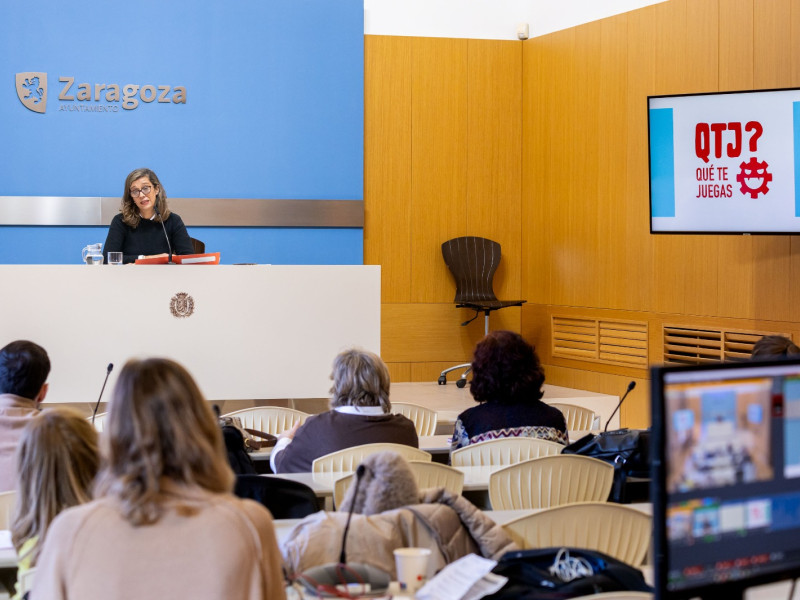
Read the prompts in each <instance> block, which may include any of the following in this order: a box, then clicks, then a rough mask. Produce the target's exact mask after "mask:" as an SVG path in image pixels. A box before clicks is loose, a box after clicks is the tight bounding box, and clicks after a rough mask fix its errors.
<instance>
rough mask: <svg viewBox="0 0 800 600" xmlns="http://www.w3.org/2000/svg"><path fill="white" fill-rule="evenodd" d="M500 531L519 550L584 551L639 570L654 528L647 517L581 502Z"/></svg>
mask: <svg viewBox="0 0 800 600" xmlns="http://www.w3.org/2000/svg"><path fill="white" fill-rule="evenodd" d="M503 529H505V530H506V532H507V533H508V534H509V535H510V536H511V538H512V539H514V541H515V542H517V544H519V545H520V547H522V548H549V547H552V546H567V547H570V548H586V549H589V550H598V551H600V552H604V553H605V554H608V555H609V556H613V557H614V558H616V559H618V560H621V561H622V562H624V563H627V564H629V565H633V566H635V567H638V566H639V565H641V564H642V563H643V562H644V559H645V557H646V556H647V551H648V549H649V548H650V540H651V539H652V529H653V527H652V518H651V517H650V516H648V515H646V514H644V513H643V512H641V511H639V510H637V509H635V508H631V507H630V506H625V505H624V504H616V503H614V502H580V503H577V504H566V505H564V506H557V507H555V508H549V509H547V510H543V511H539V512H536V513H533V514H530V515H526V516H524V517H520V518H519V519H514V520H513V521H509V522H508V523H506V524H505V525H503ZM615 597H616V596H615ZM592 598H596V596H592Z"/></svg>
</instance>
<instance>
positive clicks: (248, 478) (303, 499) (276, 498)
mask: <svg viewBox="0 0 800 600" xmlns="http://www.w3.org/2000/svg"><path fill="white" fill-rule="evenodd" d="M233 493H234V494H236V495H237V496H239V498H250V499H251V500H255V501H256V502H259V503H261V504H263V505H264V506H266V507H267V508H268V509H269V512H271V513H272V517H273V518H275V519H302V518H303V517H306V516H308V515H310V514H313V513H315V512H317V511H318V510H319V509H320V507H319V502H318V500H317V496H316V494H314V490H312V489H311V488H310V487H308V486H307V485H305V484H304V483H300V482H299V481H292V480H290V479H282V478H280V477H268V476H264V475H237V476H236V487H235V488H234V490H233Z"/></svg>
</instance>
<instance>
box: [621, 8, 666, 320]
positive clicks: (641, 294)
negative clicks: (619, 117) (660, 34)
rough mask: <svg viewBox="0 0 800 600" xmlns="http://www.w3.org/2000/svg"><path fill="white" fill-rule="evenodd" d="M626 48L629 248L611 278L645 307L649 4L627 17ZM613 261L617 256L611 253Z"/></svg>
mask: <svg viewBox="0 0 800 600" xmlns="http://www.w3.org/2000/svg"><path fill="white" fill-rule="evenodd" d="M626 17H627V23H628V31H627V48H628V56H627V61H626V67H627V78H626V81H627V84H628V85H627V113H626V114H627V121H628V131H627V140H626V141H627V143H626V153H625V155H624V162H623V163H622V164H624V165H625V167H624V168H625V171H624V173H623V172H621V166H618V168H617V169H615V173H616V174H617V175H618V176H619V177H625V182H626V185H625V188H626V192H625V211H624V214H623V215H622V216H621V217H620V221H621V223H622V224H623V226H624V227H623V230H622V235H621V239H622V243H624V245H625V247H626V249H627V251H628V253H629V254H628V259H627V260H626V261H625V266H626V269H625V272H624V274H623V275H622V277H621V279H618V280H615V281H613V282H611V285H612V286H617V287H619V288H621V289H623V290H625V301H626V302H625V303H624V304H622V305H621V306H622V307H623V308H629V309H631V310H647V309H649V308H650V307H651V306H652V304H653V295H654V291H653V276H652V272H653V268H654V257H655V252H654V249H653V239H652V236H651V235H650V233H649V232H650V226H649V222H650V207H649V194H650V184H649V181H648V168H649V167H648V154H647V104H646V98H647V96H648V95H651V94H654V93H655V70H656V66H655V65H656V59H655V45H654V44H653V39H654V38H655V35H656V32H655V24H656V10H655V7H654V6H650V7H647V8H646V9H643V10H637V11H634V12H632V13H630V14H628V15H626ZM612 260H619V259H618V258H617V257H614V258H613V259H612Z"/></svg>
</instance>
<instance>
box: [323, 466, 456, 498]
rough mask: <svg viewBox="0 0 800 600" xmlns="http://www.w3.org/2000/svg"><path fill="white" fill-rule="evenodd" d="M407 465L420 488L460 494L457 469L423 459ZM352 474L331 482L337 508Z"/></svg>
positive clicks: (348, 485)
mask: <svg viewBox="0 0 800 600" xmlns="http://www.w3.org/2000/svg"><path fill="white" fill-rule="evenodd" d="M408 466H409V467H410V468H411V472H412V473H413V474H414V479H415V480H416V481H417V487H418V488H419V489H420V490H424V489H427V488H444V489H446V490H447V491H449V492H453V493H454V494H458V495H461V492H462V491H463V490H464V473H462V472H461V471H459V470H458V469H454V468H452V467H448V466H447V465H443V464H441V463H435V462H428V461H424V460H409V461H408ZM353 478H354V475H353V474H352V473H351V474H349V475H345V476H344V477H342V478H340V479H337V480H336V481H335V482H334V484H333V504H334V506H335V507H336V508H337V509H338V508H339V507H340V506H341V505H342V500H344V495H345V494H346V493H347V490H348V489H350V485H351V484H352V483H353Z"/></svg>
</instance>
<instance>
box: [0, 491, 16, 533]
mask: <svg viewBox="0 0 800 600" xmlns="http://www.w3.org/2000/svg"><path fill="white" fill-rule="evenodd" d="M16 504H17V492H13V491H12V492H3V493H0V529H11V519H12V518H14V506H16Z"/></svg>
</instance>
